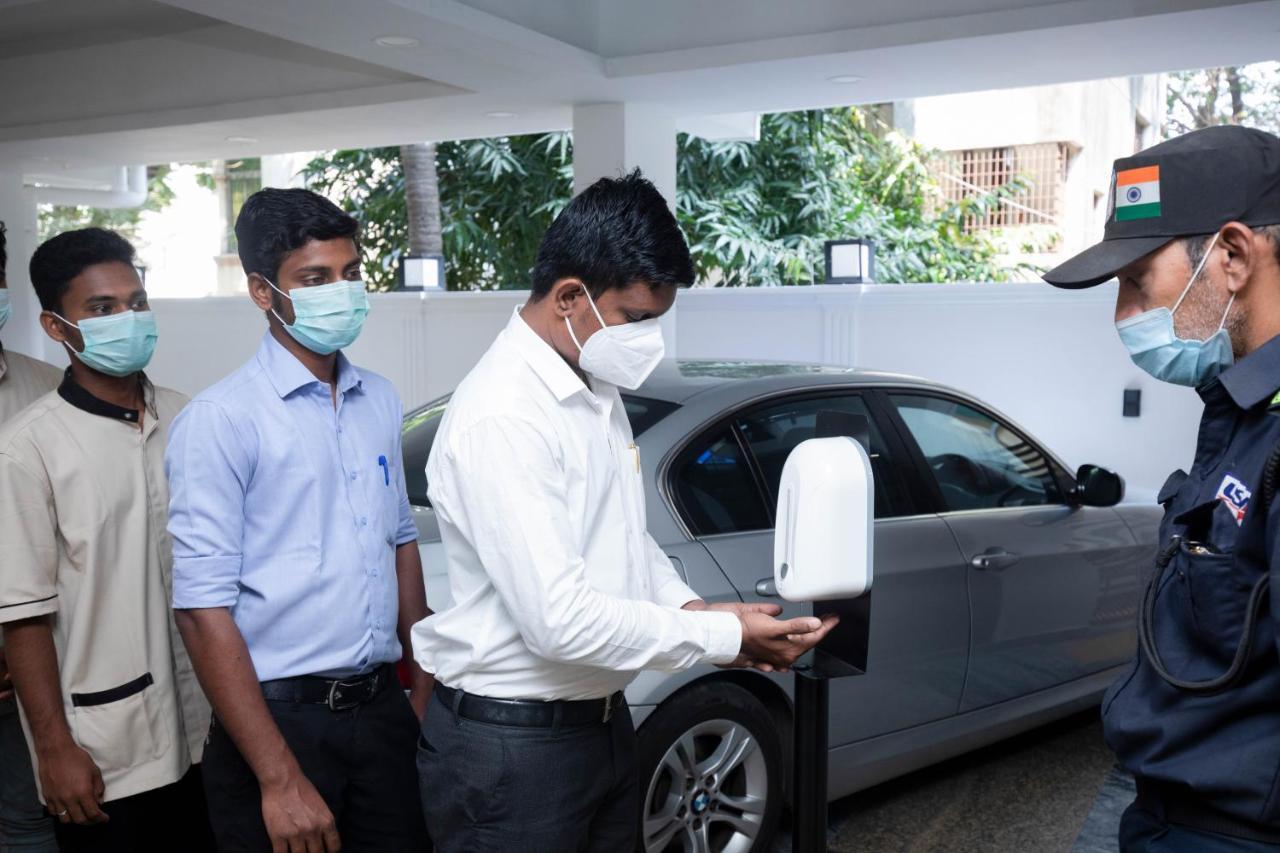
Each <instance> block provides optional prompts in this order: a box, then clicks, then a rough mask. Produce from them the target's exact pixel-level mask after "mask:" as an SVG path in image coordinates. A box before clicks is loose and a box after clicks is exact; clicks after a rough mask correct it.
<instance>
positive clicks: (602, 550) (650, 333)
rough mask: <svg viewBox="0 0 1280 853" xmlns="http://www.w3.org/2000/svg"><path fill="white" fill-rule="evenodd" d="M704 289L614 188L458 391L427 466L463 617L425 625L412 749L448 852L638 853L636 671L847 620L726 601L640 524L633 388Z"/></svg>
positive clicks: (667, 222) (746, 657)
mask: <svg viewBox="0 0 1280 853" xmlns="http://www.w3.org/2000/svg"><path fill="white" fill-rule="evenodd" d="M693 277H694V271H693V265H692V262H691V260H690V257H689V250H688V247H687V246H686V244H685V241H684V238H683V236H682V235H681V233H680V229H679V227H678V226H677V224H676V221H675V218H674V217H673V216H672V215H671V212H670V210H669V209H668V208H667V205H666V202H665V201H664V200H663V198H662V196H661V195H660V194H659V193H658V191H657V190H656V189H655V188H654V187H653V185H652V184H651V183H649V182H648V181H647V180H645V179H644V178H642V177H640V175H639V173H638V172H636V173H633V174H631V175H629V176H627V177H625V178H621V179H616V180H614V179H603V180H601V181H599V182H597V183H596V184H595V185H593V186H592V187H590V188H589V189H588V190H586V191H585V192H584V193H582V194H581V195H580V196H578V197H577V198H576V199H574V200H573V202H571V203H570V204H569V206H568V207H567V208H565V210H564V211H563V212H562V213H561V214H560V216H558V217H557V218H556V221H555V222H554V223H553V224H552V226H551V228H550V229H549V230H548V231H547V234H546V236H545V237H544V238H543V241H542V245H541V246H540V248H539V251H538V262H537V266H536V267H535V268H534V272H533V292H532V294H531V295H530V298H529V301H528V303H527V304H526V305H525V306H524V307H523V308H522V309H521V310H520V311H518V312H517V313H516V315H515V316H513V317H512V318H511V321H510V322H509V323H508V325H507V328H506V329H505V330H504V331H503V332H502V333H501V334H500V335H499V336H498V339H497V340H496V341H495V342H494V344H493V345H492V346H491V347H490V349H489V351H488V352H487V353H486V354H485V355H484V357H483V358H482V359H481V360H480V362H479V364H478V365H477V366H476V367H475V369H474V370H473V371H472V372H471V374H470V375H469V376H467V378H466V379H465V380H463V382H462V384H461V385H460V386H459V387H458V390H457V393H456V394H455V395H454V396H453V399H452V400H451V401H450V404H449V408H448V411H447V413H446V414H445V417H444V420H443V422H442V423H441V426H440V431H439V434H438V436H437V438H436V441H435V445H434V447H433V449H432V453H431V457H430V460H429V461H428V463H427V478H428V482H429V484H430V486H429V490H428V493H429V496H430V498H431V503H432V506H433V507H434V508H435V511H436V515H437V518H438V519H439V523H440V533H441V538H442V540H443V543H444V547H445V554H446V559H447V561H448V571H449V583H450V586H451V588H452V592H453V598H454V601H455V602H457V603H456V605H455V606H454V607H453V608H452V609H450V610H449V611H447V612H445V613H441V614H437V615H435V616H432V617H430V618H428V619H425V620H423V621H422V622H420V623H418V624H417V625H416V626H415V627H414V637H413V639H414V652H415V654H416V656H417V660H418V662H419V663H420V664H421V666H422V668H423V669H424V670H426V671H427V672H431V673H434V674H435V677H436V688H435V692H434V697H435V699H434V703H433V707H432V708H431V710H430V711H429V712H428V714H427V715H426V721H425V723H424V725H423V731H422V737H421V739H420V741H419V744H418V747H419V750H418V769H419V775H420V777H421V782H422V785H421V788H422V799H423V808H424V811H425V814H426V817H427V827H428V829H429V831H430V832H431V835H432V839H433V841H434V842H435V844H436V849H437V850H439V851H442V853H484V851H489V850H493V851H498V850H516V849H518V850H524V851H530V853H538V851H547V853H558V851H568V850H578V851H581V850H591V851H597V850H599V851H605V850H608V851H611V853H622V851H630V850H631V849H633V847H634V846H635V844H636V841H637V829H638V819H639V795H638V780H637V775H636V758H635V731H634V729H633V728H632V725H631V719H630V716H629V713H628V711H627V708H626V704H625V702H624V701H623V698H622V690H623V689H624V688H625V687H626V686H627V684H628V683H630V681H631V680H632V678H634V677H635V675H636V674H637V672H639V671H640V670H642V669H661V670H669V671H670V670H680V669H685V668H688V667H691V666H694V665H696V664H699V663H713V664H719V665H723V666H732V665H740V666H741V665H749V664H755V665H757V666H759V667H761V668H764V669H770V668H776V669H785V668H786V667H788V666H790V665H791V664H792V663H793V662H794V661H795V660H796V658H797V657H799V656H800V655H801V654H803V653H804V652H805V651H807V650H809V649H810V648H812V647H813V646H814V645H816V644H817V643H818V642H819V641H820V640H821V639H822V637H823V636H825V634H826V633H827V632H828V631H829V630H830V629H831V627H833V626H834V624H835V619H834V618H831V617H828V618H824V619H822V620H819V619H815V618H811V617H810V618H800V619H792V620H790V621H786V622H782V621H779V620H777V619H775V618H774V617H775V616H776V615H777V614H778V613H779V612H780V610H779V608H777V607H776V606H774V605H743V604H736V605H711V606H708V605H707V604H706V603H705V602H703V601H702V600H701V599H700V598H699V597H698V595H697V593H695V592H694V591H693V590H691V589H690V588H689V587H688V586H687V585H686V584H685V583H684V582H683V581H681V580H680V578H679V576H678V575H677V574H676V572H675V570H674V568H673V567H672V565H671V562H670V560H668V559H667V557H666V556H665V555H664V554H663V553H662V551H661V550H659V548H658V546H657V544H656V543H655V542H654V541H653V539H652V538H651V537H650V536H649V535H648V533H647V532H646V529H645V508H644V494H643V484H642V482H641V477H640V474H639V467H638V465H637V464H636V463H637V461H638V460H637V459H636V456H635V454H636V452H637V451H636V449H635V444H634V442H633V440H632V434H631V429H630V426H629V425H628V422H627V418H626V412H625V411H624V409H623V405H622V402H621V399H620V397H619V393H618V389H619V387H621V388H625V389H634V388H636V387H638V386H639V385H640V384H641V383H642V382H643V381H644V379H645V377H646V376H647V375H648V374H649V373H650V372H651V371H652V369H653V368H654V366H655V365H656V364H657V362H658V361H659V360H660V359H661V358H662V355H663V344H662V332H661V328H660V327H659V325H658V317H659V316H661V315H662V314H664V313H665V312H666V311H667V310H669V309H670V308H671V306H672V304H673V303H674V301H675V297H676V288H677V286H679V285H682V284H688V283H689V282H690V281H692V279H693Z"/></svg>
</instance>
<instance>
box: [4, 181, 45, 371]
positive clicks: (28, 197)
mask: <svg viewBox="0 0 1280 853" xmlns="http://www.w3.org/2000/svg"><path fill="white" fill-rule="evenodd" d="M0 222H4V224H5V229H6V234H5V238H6V242H7V252H8V255H9V262H8V264H7V265H6V267H5V272H6V276H5V277H6V279H7V280H8V283H9V299H10V300H11V301H12V303H13V315H12V316H11V317H10V318H9V322H8V323H6V324H5V327H4V330H3V331H0V341H3V343H4V346H5V349H11V350H16V351H18V352H22V353H26V354H27V355H31V356H34V357H36V358H46V355H45V341H46V340H48V339H47V338H46V337H45V334H44V331H43V330H42V329H41V328H40V321H39V319H38V318H39V316H40V300H38V299H36V292H35V290H34V289H32V287H31V279H30V278H29V277H28V274H27V269H28V265H29V264H30V263H31V255H32V253H33V252H35V250H36V246H37V245H39V237H38V234H39V232H38V225H39V223H38V222H37V219H36V199H35V190H33V189H31V188H29V187H24V186H23V185H22V174H21V173H20V172H5V171H0Z"/></svg>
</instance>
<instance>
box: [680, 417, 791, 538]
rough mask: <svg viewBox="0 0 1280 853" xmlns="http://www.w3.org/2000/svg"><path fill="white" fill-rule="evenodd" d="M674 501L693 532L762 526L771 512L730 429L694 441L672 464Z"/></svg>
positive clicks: (765, 527)
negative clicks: (767, 508) (766, 507)
mask: <svg viewBox="0 0 1280 853" xmlns="http://www.w3.org/2000/svg"><path fill="white" fill-rule="evenodd" d="M673 471H674V472H675V479H674V483H673V485H674V492H675V498H676V502H677V505H678V506H679V507H680V510H681V514H682V516H683V517H684V520H685V522H686V524H688V526H689V530H690V532H692V533H693V534H694V535H696V536H708V535H711V534H715V533H735V532H737V531H740V530H764V529H767V528H768V527H769V513H768V511H767V510H766V509H765V503H764V500H763V499H762V498H761V496H760V491H759V490H758V489H757V488H756V483H755V478H754V475H753V474H752V473H751V466H750V465H748V464H747V461H746V457H745V455H744V454H743V452H742V448H741V447H740V446H739V444H738V440H737V438H736V436H735V435H734V434H733V430H732V429H731V428H729V427H727V426H726V427H723V428H721V429H719V430H717V431H715V432H713V433H712V434H710V435H708V436H705V437H704V438H703V439H700V440H698V441H696V442H694V443H693V444H692V445H691V446H690V447H689V448H688V449H686V450H685V451H684V452H683V453H681V454H680V457H679V458H678V459H677V460H676V463H675V465H674V466H673Z"/></svg>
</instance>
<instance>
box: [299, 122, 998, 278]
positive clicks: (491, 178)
mask: <svg viewBox="0 0 1280 853" xmlns="http://www.w3.org/2000/svg"><path fill="white" fill-rule="evenodd" d="M399 156H400V155H399V149H398V148H377V149H369V150H355V151H338V152H334V153H331V154H327V155H322V156H320V157H317V158H316V159H315V160H313V161H312V162H311V163H310V164H308V166H307V167H306V168H305V169H304V174H305V175H306V176H307V181H308V184H309V185H310V186H311V187H312V188H313V189H315V190H317V191H318V192H322V193H324V194H326V195H328V196H329V197H330V198H333V199H334V200H335V201H337V202H338V203H340V204H341V205H343V207H344V208H345V209H347V210H348V211H351V212H352V213H353V214H355V215H357V216H358V218H360V220H361V222H362V223H363V225H364V243H365V247H366V250H367V252H368V253H369V256H370V261H371V263H369V264H367V265H366V276H367V278H368V279H369V281H370V283H371V284H372V285H373V286H374V287H376V288H377V289H387V288H390V287H392V286H394V284H395V280H396V276H397V274H398V273H397V270H398V268H399V262H400V257H401V254H402V253H403V252H404V250H405V248H404V247H405V246H406V245H407V242H408V241H407V239H406V227H407V216H406V211H405V200H404V177H403V173H402V172H401V169H400V163H399ZM677 157H678V160H677V170H678V190H677V200H676V207H677V215H678V218H679V220H680V224H681V226H682V227H683V228H684V230H685V234H686V235H687V237H688V239H689V243H690V246H691V248H692V251H693V256H694V261H695V265H696V267H697V270H698V275H699V278H700V279H701V280H703V281H706V282H713V283H717V284H723V285H747V284H753V285H754V284H801V283H809V282H813V281H816V280H821V278H822V276H823V270H822V263H823V245H822V244H823V241H824V240H827V239H833V238H847V237H863V238H869V239H872V240H874V241H875V243H876V271H877V278H878V279H879V280H881V281H964V280H999V279H1003V278H1005V277H1007V271H1005V270H1003V269H1001V267H1000V265H999V264H998V263H997V261H996V249H995V247H994V246H993V244H992V242H991V241H990V240H989V239H988V237H987V236H986V235H981V234H969V233H966V232H965V231H964V227H963V222H964V218H965V216H967V215H970V214H980V213H981V212H982V211H984V210H986V209H988V208H989V207H990V206H992V205H995V204H998V203H999V199H1000V198H1002V197H1005V196H1007V195H1009V194H1010V193H1011V192H1013V191H1014V190H1016V189H1017V187H1016V186H1011V187H1009V188H1006V189H1003V190H1001V191H999V192H997V193H993V194H988V195H981V194H979V195H975V196H974V197H972V198H968V199H965V200H964V201H962V202H959V203H946V202H945V200H944V199H943V197H942V194H941V192H940V191H939V189H938V186H937V183H936V180H935V178H934V176H933V173H932V172H931V170H930V163H929V155H928V152H926V151H925V150H924V149H922V148H921V147H920V146H918V145H916V144H915V143H913V142H910V141H909V140H905V139H903V138H901V137H899V136H898V135H896V134H893V133H889V134H880V133H876V132H874V131H873V130H871V129H870V128H869V127H868V126H867V120H866V118H865V117H864V114H863V113H862V112H861V111H859V110H857V109H855V108H843V109H833V110H821V111H819V110H814V111H808V112H795V113H778V114H775V115H769V116H765V117H764V118H763V119H762V126H761V139H760V141H759V142H757V143H753V144H748V143H745V142H719V143H711V142H705V141H703V140H700V139H697V138H694V137H689V136H685V135H681V136H680V138H679V140H678V154H677ZM436 167H437V171H438V173H439V179H440V204H441V217H442V220H443V223H444V252H445V258H446V259H447V263H448V283H449V287H450V289H454V290H470V289H478V290H489V289H495V288H499V287H525V286H528V281H529V272H530V269H531V268H532V266H533V263H534V260H535V258H536V255H537V247H538V242H539V241H540V240H541V238H542V234H543V232H544V231H545V230H546V228H547V226H549V225H550V224H551V221H552V220H553V219H554V218H555V216H556V215H557V214H558V213H559V212H560V210H562V209H563V208H564V206H565V205H566V204H568V202H569V199H570V197H571V195H572V185H573V147H572V142H571V137H570V135H569V133H567V132H563V131H562V132H557V133H547V134H540V135H532V136H516V137H500V138H495V139H478V140H471V141H466V142H444V143H440V145H439V147H438V150H437V161H436Z"/></svg>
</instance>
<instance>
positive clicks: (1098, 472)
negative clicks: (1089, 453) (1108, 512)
mask: <svg viewBox="0 0 1280 853" xmlns="http://www.w3.org/2000/svg"><path fill="white" fill-rule="evenodd" d="M1073 497H1074V498H1075V502H1076V503H1078V504H1080V505H1081V506H1104V507H1105V506H1115V505H1116V504H1118V503H1120V501H1121V500H1123V499H1124V479H1123V478H1122V477H1121V476H1120V475H1119V474H1116V473H1114V472H1112V471H1108V470H1107V469H1106V468H1103V467H1101V466H1099V465H1081V466H1080V470H1079V471H1077V472H1076V488H1075V492H1074V493H1073Z"/></svg>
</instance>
